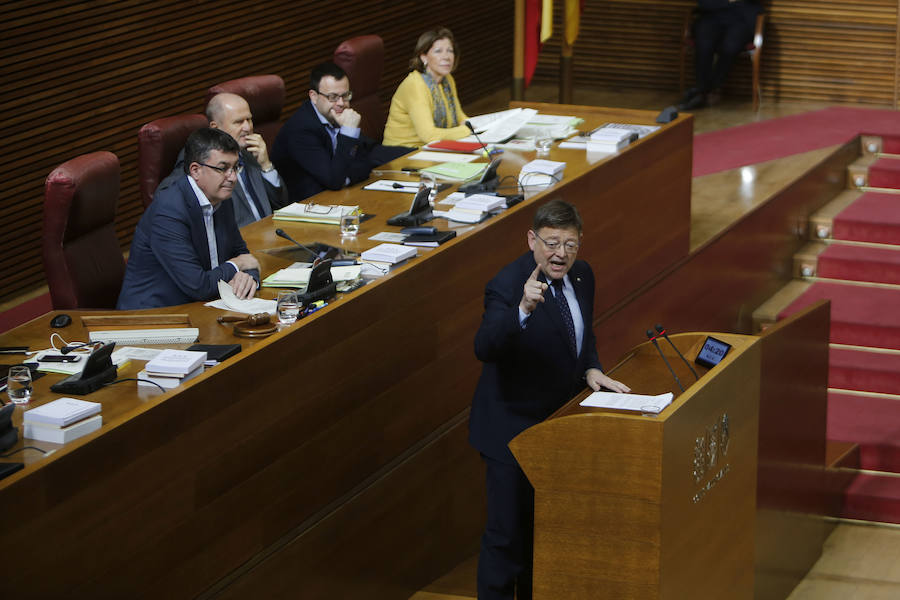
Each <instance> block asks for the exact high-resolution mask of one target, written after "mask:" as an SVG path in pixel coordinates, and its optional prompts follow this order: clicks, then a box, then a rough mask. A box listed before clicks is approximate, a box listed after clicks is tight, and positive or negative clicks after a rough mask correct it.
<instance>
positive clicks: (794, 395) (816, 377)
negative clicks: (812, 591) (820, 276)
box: [756, 301, 831, 600]
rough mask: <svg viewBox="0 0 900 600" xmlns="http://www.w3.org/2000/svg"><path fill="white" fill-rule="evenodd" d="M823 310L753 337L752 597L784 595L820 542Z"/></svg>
mask: <svg viewBox="0 0 900 600" xmlns="http://www.w3.org/2000/svg"><path fill="white" fill-rule="evenodd" d="M830 311H831V306H830V303H829V302H827V301H825V302H820V303H817V304H816V305H815V306H812V307H810V308H808V309H806V310H804V311H801V312H800V313H798V314H796V315H793V316H792V317H791V318H789V319H785V320H783V321H780V322H778V323H776V324H775V325H773V326H771V327H769V328H768V329H766V330H765V331H764V332H763V333H762V334H761V335H760V341H761V343H762V372H763V374H764V377H763V379H762V388H761V390H760V406H759V420H760V425H759V486H758V490H757V504H758V506H759V511H758V514H757V547H756V565H757V567H756V572H757V585H756V598H757V600H781V599H782V598H785V597H787V596H788V595H789V594H790V592H791V591H792V590H793V589H794V587H795V586H796V585H797V584H798V583H799V582H800V580H801V579H803V577H805V576H806V573H807V572H808V571H809V570H810V569H811V568H812V566H813V565H814V564H815V562H816V561H817V560H818V559H819V556H821V554H822V546H823V544H824V543H825V538H826V535H827V531H826V529H827V527H828V526H827V524H826V523H825V521H824V519H823V518H822V517H823V516H824V515H826V514H828V512H827V508H826V507H827V502H828V500H829V498H828V490H827V485H826V479H825V475H826V473H825V468H826V462H825V446H826V438H825V433H826V421H827V413H828V334H829V324H830Z"/></svg>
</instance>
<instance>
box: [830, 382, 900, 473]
mask: <svg viewBox="0 0 900 600" xmlns="http://www.w3.org/2000/svg"><path fill="white" fill-rule="evenodd" d="M826 438H827V439H828V440H829V441H830V442H831V441H834V442H849V443H855V444H857V447H858V460H859V465H858V468H861V469H870V470H873V471H888V472H892V473H900V396H886V395H878V394H851V393H848V392H844V391H841V390H831V391H829V392H828V426H827V435H826Z"/></svg>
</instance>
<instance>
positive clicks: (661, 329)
mask: <svg viewBox="0 0 900 600" xmlns="http://www.w3.org/2000/svg"><path fill="white" fill-rule="evenodd" d="M655 329H656V333H658V334H659V335H661V336H663V337H664V338H665V339H666V341H667V342H669V345H670V346H672V349H673V350H675V352H677V353H678V356H680V357H681V360H682V361H683V362H684V364H686V365H687V368H688V369H690V370H691V373H693V374H694V379H696V380H698V381H699V380H700V376H699V375H697V371H695V370H694V367H693V366H692V365H691V362H690V361H689V360H688V359H686V358H685V357H684V354H682V353H681V350H679V349H678V348H677V347H676V346H675V344H673V343H672V340H670V339H669V334H668V333H666V330H665V328H664V327H663V326H662V325H660V324H659V323H657V324H656V327H655ZM657 337H658V336H657Z"/></svg>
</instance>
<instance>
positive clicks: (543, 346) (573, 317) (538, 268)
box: [469, 200, 631, 600]
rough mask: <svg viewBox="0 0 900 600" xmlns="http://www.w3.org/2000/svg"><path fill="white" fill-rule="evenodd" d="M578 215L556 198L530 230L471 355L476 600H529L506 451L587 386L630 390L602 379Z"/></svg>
mask: <svg viewBox="0 0 900 600" xmlns="http://www.w3.org/2000/svg"><path fill="white" fill-rule="evenodd" d="M581 230H582V224H581V217H580V215H579V214H578V211H577V210H576V209H575V207H574V206H572V205H570V204H567V203H565V202H562V201H559V200H553V201H551V202H548V203H547V204H545V205H543V206H541V207H540V208H539V209H538V210H537V212H536V214H535V216H534V225H533V228H532V229H531V230H530V231H528V234H527V238H528V247H529V248H530V249H531V251H530V252H526V253H525V254H523V255H522V256H520V257H519V258H517V259H516V260H515V261H513V262H512V263H510V264H509V265H507V266H505V267H504V268H503V269H502V270H501V271H500V272H499V273H498V274H497V276H496V277H494V279H492V280H491V281H490V282H489V283H488V284H487V288H486V289H485V294H484V316H483V317H482V321H481V326H480V327H479V329H478V333H477V334H476V335H475V355H476V356H477V357H478V359H479V360H481V361H482V362H483V363H484V365H483V368H482V372H481V378H480V379H479V381H478V387H477V388H476V390H475V396H474V398H473V399H472V412H471V414H470V416H469V442H470V443H471V444H472V445H473V446H474V447H475V449H477V450H478V451H479V452H480V453H481V456H482V458H483V459H484V462H485V466H486V481H487V524H486V526H485V531H484V535H483V536H482V538H481V554H480V556H479V558H478V598H479V600H494V599H500V598H504V599H508V600H512V599H513V598H517V599H518V600H530V598H531V579H532V549H533V531H534V488H532V486H531V484H530V483H529V482H528V479H527V478H526V477H525V474H524V473H523V472H522V469H521V468H520V467H519V465H518V464H517V463H516V460H515V458H514V457H513V455H512V453H511V452H510V450H509V448H508V447H507V444H508V443H509V441H510V440H511V439H512V438H514V437H515V436H516V435H518V434H519V433H521V432H522V431H523V430H525V429H527V428H528V427H531V426H532V425H535V424H537V423H540V422H541V421H543V420H544V419H546V418H547V417H548V416H550V415H551V414H552V413H553V412H554V411H556V410H557V409H558V408H560V407H561V406H562V405H563V404H565V403H566V402H567V401H569V400H570V399H571V398H572V397H573V396H575V395H576V394H577V393H578V392H580V391H581V390H582V389H584V387H585V385H588V386H590V387H591V388H592V389H594V390H599V389H600V388H607V389H610V390H613V391H616V392H629V391H631V390H630V389H629V388H628V386H626V385H624V384H622V383H620V382H618V381H615V380H613V379H611V378H610V377H607V376H606V375H604V374H603V371H602V367H601V366H600V361H599V360H598V357H597V345H596V339H595V338H594V332H593V331H592V329H591V323H592V322H593V306H594V274H593V272H592V271H591V268H590V266H589V265H588V264H587V263H586V262H584V261H583V260H576V258H575V257H576V255H577V253H578V248H579V246H580V244H581Z"/></svg>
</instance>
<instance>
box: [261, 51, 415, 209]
mask: <svg viewBox="0 0 900 600" xmlns="http://www.w3.org/2000/svg"><path fill="white" fill-rule="evenodd" d="M309 87H310V89H309V100H308V101H307V102H304V103H303V104H301V105H300V108H298V109H297V112H295V113H294V114H293V115H291V118H290V119H288V121H287V122H286V123H285V124H284V126H283V127H282V128H281V130H280V131H279V132H278V136H277V137H276V138H275V143H274V144H272V162H274V163H275V167H276V168H277V169H278V172H279V173H280V174H281V177H282V178H283V179H284V181H285V184H286V185H287V189H288V194H289V196H290V200H291V202H298V201H300V200H303V199H304V198H308V197H310V196H312V195H314V194H318V193H319V192H321V191H322V190H326V189H328V190H339V189H341V188H343V187H344V186H346V185H350V184H353V183H358V182H360V181H363V180H365V179H367V178H368V177H369V173H370V172H371V171H372V169H373V168H374V167H377V166H378V165H382V164H384V163H386V162H389V161H391V160H394V159H395V158H397V157H399V156H403V155H404V154H406V153H407V152H410V151H411V150H413V148H406V147H403V146H382V145H381V144H377V143H375V141H374V140H372V139H370V138H367V137H366V136H364V135H363V134H362V133H361V132H360V127H359V124H360V121H361V120H362V116H361V115H360V114H359V113H358V112H356V111H355V110H353V109H352V108H350V99H351V98H352V97H353V93H352V92H351V91H350V80H349V79H348V78H347V73H346V72H344V70H343V69H342V68H340V67H339V66H337V65H336V64H334V63H332V62H326V63H322V64H320V65H318V66H317V67H315V68H314V69H313V70H312V73H311V75H310V82H309Z"/></svg>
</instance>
